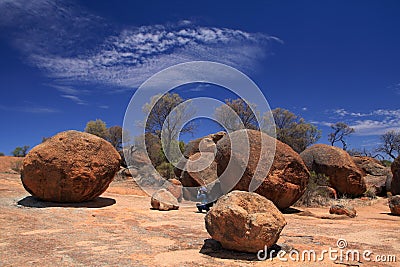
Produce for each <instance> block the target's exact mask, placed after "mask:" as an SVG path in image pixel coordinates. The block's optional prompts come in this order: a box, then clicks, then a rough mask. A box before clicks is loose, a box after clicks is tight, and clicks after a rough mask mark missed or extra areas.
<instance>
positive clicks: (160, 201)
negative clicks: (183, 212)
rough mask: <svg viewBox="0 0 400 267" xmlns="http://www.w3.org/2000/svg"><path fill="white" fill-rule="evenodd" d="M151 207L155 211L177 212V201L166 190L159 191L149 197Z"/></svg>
mask: <svg viewBox="0 0 400 267" xmlns="http://www.w3.org/2000/svg"><path fill="white" fill-rule="evenodd" d="M150 204H151V207H152V208H153V209H156V210H163V211H168V210H177V209H179V205H178V200H177V199H176V198H175V197H174V195H172V194H171V192H169V191H167V190H166V189H160V190H158V191H156V192H155V193H154V194H153V195H152V196H151V201H150Z"/></svg>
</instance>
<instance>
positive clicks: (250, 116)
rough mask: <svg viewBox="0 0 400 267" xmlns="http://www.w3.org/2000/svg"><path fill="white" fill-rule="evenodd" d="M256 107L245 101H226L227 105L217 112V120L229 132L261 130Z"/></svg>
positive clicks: (219, 108) (239, 99)
mask: <svg viewBox="0 0 400 267" xmlns="http://www.w3.org/2000/svg"><path fill="white" fill-rule="evenodd" d="M253 111H255V112H256V113H257V111H256V105H255V104H250V103H248V102H247V101H245V100H244V99H241V98H238V99H234V100H232V99H225V104H224V105H222V106H220V107H218V108H217V109H216V110H215V118H216V119H217V121H218V122H220V124H221V125H223V126H225V128H226V130H228V132H234V131H237V130H240V129H253V130H259V125H258V122H257V117H256V113H254V112H253Z"/></svg>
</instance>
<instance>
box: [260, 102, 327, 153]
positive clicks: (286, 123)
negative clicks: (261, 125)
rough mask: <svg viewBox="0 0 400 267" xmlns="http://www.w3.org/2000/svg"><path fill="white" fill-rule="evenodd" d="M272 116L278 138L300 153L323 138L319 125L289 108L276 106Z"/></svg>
mask: <svg viewBox="0 0 400 267" xmlns="http://www.w3.org/2000/svg"><path fill="white" fill-rule="evenodd" d="M272 116H273V119H274V121H275V127H276V139H278V140H279V141H281V142H283V143H285V144H287V145H289V146H290V147H291V148H293V150H294V151H296V152H298V153H300V152H302V151H303V150H304V149H306V148H307V147H308V146H310V145H312V144H314V143H316V142H317V141H318V140H319V138H321V131H320V130H318V129H317V127H315V126H314V125H312V124H311V123H307V122H306V121H305V120H304V119H303V118H301V117H299V116H297V115H295V114H294V113H292V112H290V111H289V110H286V109H283V108H276V109H274V110H272ZM264 117H265V116H264ZM266 124H268V123H266Z"/></svg>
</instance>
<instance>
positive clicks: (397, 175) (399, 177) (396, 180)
mask: <svg viewBox="0 0 400 267" xmlns="http://www.w3.org/2000/svg"><path fill="white" fill-rule="evenodd" d="M391 168H392V173H393V178H392V183H391V189H390V190H391V192H392V194H393V195H400V156H399V157H397V158H396V159H395V160H394V161H393V163H392V166H391Z"/></svg>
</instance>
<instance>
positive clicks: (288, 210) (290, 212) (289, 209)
mask: <svg viewBox="0 0 400 267" xmlns="http://www.w3.org/2000/svg"><path fill="white" fill-rule="evenodd" d="M281 212H282V213H283V214H296V213H301V212H303V211H302V210H299V209H296V208H292V207H289V208H286V209H283V210H281Z"/></svg>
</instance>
